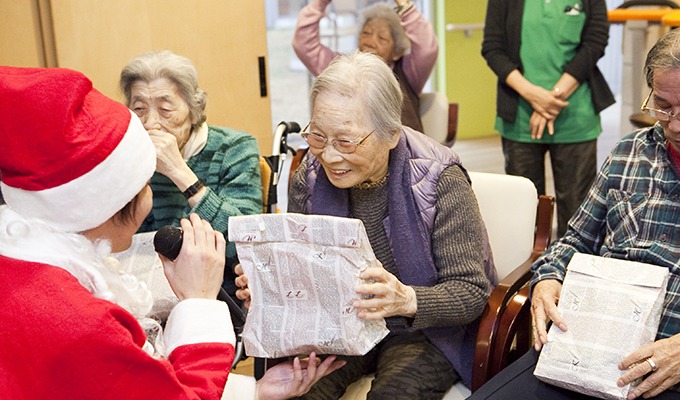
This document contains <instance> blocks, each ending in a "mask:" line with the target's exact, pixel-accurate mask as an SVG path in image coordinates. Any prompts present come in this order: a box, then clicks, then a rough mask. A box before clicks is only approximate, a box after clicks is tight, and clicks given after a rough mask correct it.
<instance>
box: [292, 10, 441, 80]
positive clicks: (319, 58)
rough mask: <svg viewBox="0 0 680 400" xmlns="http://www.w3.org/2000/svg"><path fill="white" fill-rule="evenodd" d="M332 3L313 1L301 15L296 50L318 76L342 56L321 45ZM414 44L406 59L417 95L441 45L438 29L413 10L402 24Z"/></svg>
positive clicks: (296, 33)
mask: <svg viewBox="0 0 680 400" xmlns="http://www.w3.org/2000/svg"><path fill="white" fill-rule="evenodd" d="M328 4H330V0H312V1H311V2H310V3H309V4H307V5H306V6H305V7H304V8H303V9H302V10H300V14H299V15H298V21H297V26H296V27H295V36H294V37H293V49H295V54H297V56H298V58H299V59H300V61H302V63H303V64H304V65H305V66H306V67H307V69H308V70H309V71H310V72H311V73H312V74H313V75H314V76H318V75H319V74H320V73H321V71H323V70H324V69H325V68H326V67H327V66H328V64H330V62H331V60H333V58H334V57H335V56H337V55H338V54H339V53H338V52H335V51H333V50H331V49H329V48H328V47H326V46H324V45H323V44H321V37H320V35H319V21H321V19H322V18H323V17H324V14H325V11H326V7H327V6H328ZM401 24H402V26H403V27H404V30H405V31H406V36H407V37H408V38H409V40H410V41H411V52H410V53H409V54H407V55H405V56H404V57H403V67H404V73H405V74H406V79H407V80H408V84H409V85H410V86H411V88H412V89H413V91H414V92H416V93H421V92H422V91H423V87H424V86H425V82H427V78H428V77H429V76H430V74H431V73H432V69H433V68H434V64H435V62H436V61H437V54H438V52H439V43H438V42H437V37H436V36H435V34H434V30H433V29H432V26H431V25H430V23H429V22H428V21H426V20H425V18H423V16H422V14H420V11H418V10H417V9H416V8H415V7H411V9H410V10H408V11H407V12H406V13H405V14H404V15H403V16H402V21H401Z"/></svg>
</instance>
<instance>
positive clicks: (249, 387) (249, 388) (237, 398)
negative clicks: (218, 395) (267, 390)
mask: <svg viewBox="0 0 680 400" xmlns="http://www.w3.org/2000/svg"><path fill="white" fill-rule="evenodd" d="M254 399H255V378H253V377H252V376H245V375H239V374H235V373H233V372H232V373H230V374H229V377H228V378H227V385H226V386H225V387H224V393H223V394H222V399H221V400H254Z"/></svg>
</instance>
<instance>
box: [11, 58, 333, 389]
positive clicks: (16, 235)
mask: <svg viewBox="0 0 680 400" xmlns="http://www.w3.org/2000/svg"><path fill="white" fill-rule="evenodd" d="M155 167H156V153H155V150H154V146H153V144H152V142H151V139H150V138H149V135H148V134H147V132H146V130H145V129H144V127H143V126H142V124H141V122H140V121H139V119H138V118H137V116H135V115H134V114H133V113H131V112H130V111H129V110H128V109H127V108H126V107H125V106H124V105H122V104H119V103H117V102H115V101H113V100H111V99H109V98H107V97H105V96H104V95H102V94H101V93H99V92H98V91H97V90H96V89H94V88H93V87H92V83H91V82H90V80H89V79H88V78H87V77H85V76H84V75H83V74H81V73H79V72H76V71H72V70H68V69H61V68H50V69H45V68H14V67H0V175H2V182H0V188H1V190H2V194H3V196H4V200H5V202H6V205H2V206H0V397H2V398H6V399H29V400H30V399H36V400H38V399H40V400H43V399H48V398H49V399H69V400H71V399H100V400H101V399H152V398H154V399H164V400H169V399H220V398H221V396H222V392H223V390H224V387H225V383H226V381H227V376H228V373H229V369H230V366H231V363H232V360H233V357H234V341H235V338H234V333H233V327H232V326H231V321H230V318H229V310H228V308H227V306H226V304H224V303H222V302H220V301H218V300H215V298H216V296H217V293H218V291H219V289H220V284H221V282H222V274H223V270H224V260H225V257H224V255H225V245H226V242H225V239H224V237H223V235H222V234H221V233H219V232H216V231H214V230H213V229H212V227H211V226H210V224H209V223H208V222H206V221H204V220H202V219H201V218H200V217H198V216H197V215H196V214H192V215H191V216H190V218H189V219H183V220H182V221H181V227H182V229H183V230H184V242H183V245H182V250H181V252H180V254H179V256H178V257H177V259H176V260H175V261H170V260H168V259H166V258H163V257H162V261H163V268H164V270H165V274H166V276H167V278H168V281H169V282H170V285H171V287H172V289H173V291H174V292H175V294H176V295H177V297H178V298H179V299H180V300H181V301H180V302H179V303H178V305H177V306H176V307H175V308H174V309H173V311H172V312H171V314H170V317H169V319H168V321H167V323H166V325H165V327H164V329H161V328H160V326H158V324H157V323H155V322H154V321H153V320H151V319H149V318H147V317H146V314H147V313H148V312H149V310H150V309H151V306H152V304H153V298H152V296H151V292H150V291H149V290H148V289H147V288H146V286H145V285H144V284H143V283H141V282H139V281H138V280H137V279H136V278H134V277H133V276H131V275H128V274H126V273H124V272H122V271H120V270H119V268H117V267H118V264H117V262H116V261H115V260H114V259H113V258H112V257H110V254H111V252H112V251H113V252H115V251H119V250H120V249H124V248H127V247H128V246H129V245H130V241H131V239H132V235H133V234H134V233H135V232H136V231H137V228H138V227H139V225H140V224H141V222H142V221H143V220H144V218H145V217H146V215H147V214H148V212H149V210H150V208H151V204H152V193H151V189H150V188H149V185H148V182H149V179H150V178H151V176H152V175H153V172H154V170H155ZM342 365H343V364H342V362H339V361H335V359H334V358H333V357H329V358H327V359H326V360H325V361H323V362H321V363H319V360H318V359H317V358H316V356H315V355H314V354H312V355H310V357H309V359H306V360H300V359H295V360H294V361H293V362H292V363H288V364H285V365H282V366H281V367H279V368H276V369H272V370H270V371H271V372H270V371H268V372H267V374H266V375H265V377H264V378H262V379H261V380H260V381H258V384H257V387H256V391H255V397H256V398H261V399H283V398H288V397H292V396H298V395H300V394H303V393H305V392H306V391H307V390H308V389H309V387H311V385H313V384H314V383H315V382H316V381H317V380H318V379H320V378H321V377H323V376H324V375H326V374H328V373H330V372H332V371H333V370H335V369H337V368H339V367H340V366H342Z"/></svg>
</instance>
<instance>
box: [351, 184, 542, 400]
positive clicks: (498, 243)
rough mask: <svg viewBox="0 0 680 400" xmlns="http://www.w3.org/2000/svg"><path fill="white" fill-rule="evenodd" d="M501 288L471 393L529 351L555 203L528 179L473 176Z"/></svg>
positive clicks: (364, 382)
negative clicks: (537, 279) (538, 272)
mask: <svg viewBox="0 0 680 400" xmlns="http://www.w3.org/2000/svg"><path fill="white" fill-rule="evenodd" d="M470 179H471V180H472V189H473V190H474V192H475V195H476V197H477V202H478V204H479V210H480V212H481V214H482V219H483V220H484V223H485V225H486V228H487V231H488V234H489V242H490V243H491V249H492V251H493V255H494V263H495V265H496V269H497V271H498V277H499V279H500V280H501V282H500V283H499V284H498V285H497V286H496V288H495V289H494V291H493V292H492V294H491V296H490V297H489V301H488V302H487V306H486V308H485V310H484V312H483V314H482V317H481V321H480V326H479V330H478V332H477V345H476V348H475V361H474V370H473V377H472V389H473V390H476V389H477V388H479V387H480V386H481V385H483V384H484V383H485V382H486V381H487V380H489V379H490V378H491V377H492V376H493V375H495V374H496V373H498V372H499V371H500V370H501V369H502V368H504V367H505V366H506V365H508V364H509V363H511V362H512V361H514V360H515V359H516V358H517V357H519V356H520V355H521V354H523V353H524V352H526V351H527V350H528V349H529V347H530V346H531V332H530V330H531V321H530V318H529V301H528V286H527V282H528V281H529V279H530V276H531V274H530V270H529V267H530V265H531V263H532V262H533V261H534V260H535V259H536V258H537V257H538V256H539V255H540V254H541V253H542V252H543V250H545V249H546V248H547V246H548V244H549V242H550V237H551V231H552V214H553V211H554V205H555V200H554V198H553V197H551V196H538V194H537V192H536V188H535V187H534V185H533V183H532V182H531V181H530V180H529V179H526V178H523V177H518V176H511V175H503V174H491V173H483V172H470ZM372 379H373V377H372V376H366V377H364V378H361V379H360V380H358V381H357V382H355V383H354V384H352V385H351V386H350V387H349V388H348V389H347V392H346V393H345V395H344V396H343V397H342V400H362V399H365V398H366V394H367V393H368V391H369V389H370V383H371V380H372ZM469 395H470V389H469V388H467V387H465V385H463V384H462V383H457V384H455V385H454V386H453V387H452V388H451V389H450V390H449V391H448V392H447V394H446V396H445V397H444V400H459V399H460V400H462V399H465V398H467V397H468V396H469Z"/></svg>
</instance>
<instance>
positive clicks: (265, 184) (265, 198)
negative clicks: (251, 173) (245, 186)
mask: <svg viewBox="0 0 680 400" xmlns="http://www.w3.org/2000/svg"><path fill="white" fill-rule="evenodd" d="M260 177H261V178H262V212H263V213H265V214H266V213H267V212H269V189H270V187H271V181H272V167H271V166H269V163H268V162H267V159H266V158H264V157H263V156H260Z"/></svg>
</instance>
